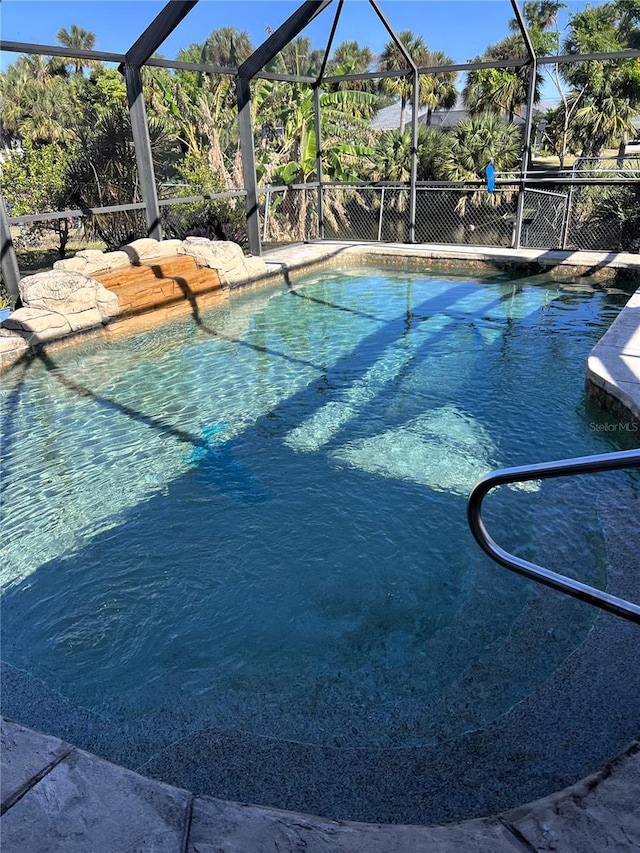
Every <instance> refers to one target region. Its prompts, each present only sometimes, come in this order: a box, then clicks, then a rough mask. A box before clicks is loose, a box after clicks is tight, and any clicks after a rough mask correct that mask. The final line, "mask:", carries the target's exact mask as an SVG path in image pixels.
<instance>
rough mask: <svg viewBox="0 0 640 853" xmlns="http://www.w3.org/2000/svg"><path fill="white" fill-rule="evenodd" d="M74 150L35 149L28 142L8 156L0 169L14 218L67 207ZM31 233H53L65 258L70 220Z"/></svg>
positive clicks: (32, 228) (43, 225) (37, 226)
mask: <svg viewBox="0 0 640 853" xmlns="http://www.w3.org/2000/svg"><path fill="white" fill-rule="evenodd" d="M73 157H74V151H73V149H65V148H62V147H61V146H59V145H56V144H55V143H49V144H46V145H39V146H38V145H36V144H35V143H34V142H33V141H32V140H31V139H29V138H26V139H25V140H24V142H23V144H22V146H21V147H20V148H13V149H10V150H9V151H7V152H5V154H4V156H3V158H2V163H1V165H0V175H1V177H2V192H3V195H4V197H5V199H6V202H7V205H8V207H9V209H10V211H11V214H12V215H13V216H22V215H25V214H35V213H51V212H55V211H58V210H64V209H65V208H66V207H67V206H68V204H67V203H68V198H69V196H68V191H67V182H66V171H67V167H68V164H69V162H70V160H72V159H73ZM26 228H27V230H28V231H29V232H34V231H35V232H36V233H39V232H40V231H42V230H43V229H45V228H46V229H47V230H51V231H53V232H54V233H55V234H56V236H57V238H58V254H59V255H60V257H61V258H62V257H64V252H65V247H66V244H67V240H68V237H69V220H68V219H54V220H50V221H47V222H44V223H36V224H35V225H34V226H26Z"/></svg>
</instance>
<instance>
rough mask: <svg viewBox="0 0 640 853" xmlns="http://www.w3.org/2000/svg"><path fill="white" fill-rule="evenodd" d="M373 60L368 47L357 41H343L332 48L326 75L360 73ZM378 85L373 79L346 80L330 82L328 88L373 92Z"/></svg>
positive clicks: (337, 75)
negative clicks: (361, 45)
mask: <svg viewBox="0 0 640 853" xmlns="http://www.w3.org/2000/svg"><path fill="white" fill-rule="evenodd" d="M372 62H373V53H372V52H371V50H370V48H368V47H366V46H365V47H360V45H359V44H358V42H357V41H343V42H342V43H341V44H339V45H338V47H337V48H336V49H335V50H334V52H333V56H332V57H331V59H330V60H329V62H328V63H327V67H326V75H327V76H333V77H339V76H342V75H347V74H361V73H362V72H365V71H368V70H369V68H370V66H371V64H372ZM377 88H378V86H377V83H376V82H375V80H348V81H345V82H344V83H331V85H330V90H331V91H333V92H335V91H337V90H338V89H352V90H360V91H362V92H371V93H374V92H375V91H376V90H377Z"/></svg>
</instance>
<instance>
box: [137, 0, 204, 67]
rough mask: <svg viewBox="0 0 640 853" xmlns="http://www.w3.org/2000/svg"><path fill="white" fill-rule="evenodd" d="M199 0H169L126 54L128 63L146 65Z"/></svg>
mask: <svg viewBox="0 0 640 853" xmlns="http://www.w3.org/2000/svg"><path fill="white" fill-rule="evenodd" d="M197 2H198V0H169V2H168V3H167V5H166V6H165V7H164V9H162V11H161V12H160V14H159V15H157V16H156V17H155V18H154V20H153V21H151V23H150V24H149V26H148V27H147V29H146V30H145V31H144V32H143V33H142V35H141V36H140V37H139V38H138V39H137V40H136V41H135V42H134V43H133V44H132V45H131V47H130V48H129V50H128V51H127V52H126V54H125V59H124V61H125V64H126V65H137V66H140V65H144V63H145V62H146V61H147V59H149V57H150V56H151V55H152V54H153V53H155V52H156V50H157V49H158V48H159V47H160V45H161V44H162V42H163V41H165V40H166V39H167V38H168V37H169V36H170V35H171V33H172V32H173V31H174V30H175V28H176V27H177V26H178V24H179V23H180V21H182V19H183V18H184V17H186V15H188V14H189V12H190V11H191V10H192V9H193V7H194V6H195V5H196V4H197Z"/></svg>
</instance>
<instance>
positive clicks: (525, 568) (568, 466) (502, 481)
mask: <svg viewBox="0 0 640 853" xmlns="http://www.w3.org/2000/svg"><path fill="white" fill-rule="evenodd" d="M635 467H638V468H640V450H621V451H617V452H616V453H602V454H599V455H597V456H581V457H579V458H576V459H561V460H559V461H557V462H543V463H541V464H538V465H522V466H520V467H518V468H503V469H501V470H499V471H493V472H492V473H491V474H487V475H486V476H485V477H483V478H482V479H481V480H479V481H478V482H477V483H476V484H475V486H474V487H473V489H472V490H471V494H470V495H469V501H468V504H467V519H468V521H469V527H470V528H471V532H472V533H473V535H474V537H475V539H476V542H477V543H478V545H480V547H481V548H482V550H483V551H485V552H486V553H487V554H488V555H489V556H490V557H491V558H492V559H493V560H495V561H496V562H497V563H500V565H501V566H504V567H505V568H507V569H509V570H510V571H512V572H516V573H517V574H520V575H524V576H525V577H527V578H532V579H533V580H535V581H538V583H542V584H544V585H545V586H550V587H551V588H552V589H556V590H559V591H560V592H564V593H566V594H567V595H571V596H573V597H574V598H577V599H579V600H580V601H586V602H587V603H588V604H592V605H593V606H594V607H599V608H601V609H602V610H606V611H607V612H608V613H614V614H615V615H616V616H622V617H623V618H624V619H629V620H630V621H631V622H635V623H636V624H638V625H640V606H638V605H637V604H633V603H632V602H630V601H626V600H625V599H623V598H618V597H617V596H615V595H609V593H607V592H603V591H602V590H599V589H596V588H595V587H592V586H588V585H587V584H584V583H581V582H580V581H576V580H573V578H568V577H566V576H565V575H561V574H558V573H557V572H552V571H550V570H549V569H545V568H543V567H542V566H537V565H536V564H535V563H529V562H528V561H527V560H522V559H521V558H520V557H516V556H515V555H513V554H509V553H508V552H507V551H505V550H504V549H503V548H501V547H500V546H499V545H498V544H497V542H495V541H494V539H492V537H491V536H490V535H489V533H488V531H487V528H486V527H485V525H484V522H483V520H482V502H483V500H484V498H485V497H486V495H487V493H488V492H489V491H491V489H493V488H495V487H496V486H502V485H506V484H507V483H523V482H526V481H527V480H546V479H551V478H552V477H565V476H572V475H575V474H591V473H593V472H595V471H615V470H618V469H621V468H635Z"/></svg>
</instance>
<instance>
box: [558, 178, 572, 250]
mask: <svg viewBox="0 0 640 853" xmlns="http://www.w3.org/2000/svg"><path fill="white" fill-rule="evenodd" d="M575 177H576V164H575V163H573V165H572V166H571V180H572V181H573V180H574V179H575ZM572 210H573V183H572V184H571V185H570V187H569V195H568V196H567V206H566V212H565V219H564V228H563V229H562V246H561V248H562V249H566V248H567V246H568V244H569V223H570V221H571V212H572Z"/></svg>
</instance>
